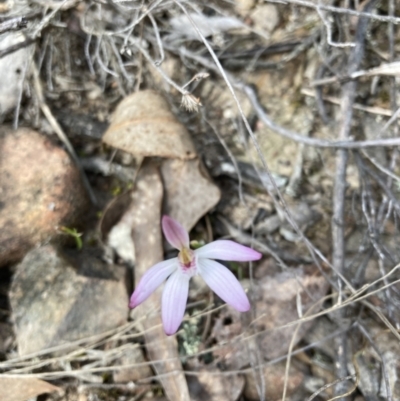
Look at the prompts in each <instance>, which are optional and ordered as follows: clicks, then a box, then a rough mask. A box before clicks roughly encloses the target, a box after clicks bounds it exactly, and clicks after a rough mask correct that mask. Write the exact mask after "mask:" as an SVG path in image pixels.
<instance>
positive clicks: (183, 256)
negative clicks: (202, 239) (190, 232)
mask: <svg viewBox="0 0 400 401" xmlns="http://www.w3.org/2000/svg"><path fill="white" fill-rule="evenodd" d="M178 260H179V264H180V266H181V269H182V271H183V272H184V273H191V274H195V273H196V258H195V255H194V252H193V251H192V250H191V249H189V248H182V250H181V251H180V252H179V254H178Z"/></svg>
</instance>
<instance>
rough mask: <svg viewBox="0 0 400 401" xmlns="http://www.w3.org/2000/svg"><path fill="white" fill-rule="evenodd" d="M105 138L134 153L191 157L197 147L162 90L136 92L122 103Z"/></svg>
mask: <svg viewBox="0 0 400 401" xmlns="http://www.w3.org/2000/svg"><path fill="white" fill-rule="evenodd" d="M103 142H104V143H106V144H107V145H110V146H113V147H115V148H117V149H121V150H124V151H126V152H129V153H131V154H133V155H134V156H159V157H168V158H178V159H191V158H193V157H195V156H196V150H195V148H194V145H193V143H192V140H191V139H190V136H189V134H188V132H187V130H186V128H185V127H184V126H183V125H182V124H181V123H180V122H179V121H178V120H177V119H176V117H175V116H174V115H173V114H172V112H171V111H170V109H169V106H168V103H167V102H166V101H165V100H164V98H163V97H162V96H161V95H159V94H158V93H156V92H154V91H151V90H146V91H140V92H136V93H133V94H132V95H130V96H128V97H126V98H125V99H124V100H122V101H121V103H119V105H118V106H117V108H116V110H115V111H114V114H113V116H112V118H111V124H110V126H109V128H108V130H107V131H106V133H105V134H104V136H103Z"/></svg>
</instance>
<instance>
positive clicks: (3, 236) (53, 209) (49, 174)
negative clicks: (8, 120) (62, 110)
mask: <svg viewBox="0 0 400 401" xmlns="http://www.w3.org/2000/svg"><path fill="white" fill-rule="evenodd" d="M0 149H1V150H0V152H1V158H0V183H1V185H0V199H1V201H0V227H2V229H1V231H0V266H4V265H5V264H8V263H13V262H16V261H19V260H20V259H22V258H23V256H24V255H25V254H26V252H28V250H29V249H30V248H32V247H34V246H36V245H38V244H40V243H43V242H46V241H48V240H50V239H51V238H54V237H55V236H57V235H60V234H59V231H58V227H60V226H67V227H74V225H76V224H77V223H78V222H79V219H80V217H81V216H82V213H83V212H84V211H85V209H86V206H87V204H88V203H87V198H86V193H85V189H84V187H83V185H82V183H81V178H80V175H79V172H78V170H77V168H76V167H75V165H74V164H73V163H72V161H71V159H70V158H69V156H68V154H67V153H66V152H65V151H64V150H63V149H61V148H60V147H58V146H57V145H55V144H54V143H53V142H52V141H50V139H49V138H47V137H46V136H44V135H41V134H39V133H38V132H35V131H32V130H30V129H27V128H21V129H19V130H18V131H12V130H11V129H8V128H5V127H1V128H0Z"/></svg>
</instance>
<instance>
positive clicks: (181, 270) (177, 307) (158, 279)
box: [129, 216, 261, 335]
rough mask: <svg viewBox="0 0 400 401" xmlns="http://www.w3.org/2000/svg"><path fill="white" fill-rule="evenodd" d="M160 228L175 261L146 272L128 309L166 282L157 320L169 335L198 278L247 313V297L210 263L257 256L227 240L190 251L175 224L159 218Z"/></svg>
mask: <svg viewBox="0 0 400 401" xmlns="http://www.w3.org/2000/svg"><path fill="white" fill-rule="evenodd" d="M161 224H162V229H163V232H164V235H165V237H166V239H167V241H168V242H169V243H170V244H171V245H172V246H173V247H174V248H176V249H178V250H179V254H178V257H176V258H172V259H168V260H165V261H163V262H160V263H157V264H156V265H154V266H153V267H151V268H150V269H149V270H147V271H146V273H145V274H144V275H143V277H142V279H141V280H140V282H139V284H138V285H137V287H136V289H135V291H134V293H133V294H132V296H131V300H130V303H129V306H130V307H131V308H135V307H136V306H138V305H139V304H141V303H142V302H144V301H145V300H146V299H147V298H148V297H149V296H150V295H151V294H152V293H153V292H154V291H155V290H156V289H157V288H158V287H159V286H160V285H161V284H162V283H163V281H165V280H166V279H167V278H168V280H167V282H166V284H165V287H164V290H163V294H162V300H161V316H162V321H163V326H164V331H165V333H166V334H167V335H172V334H174V333H176V331H177V330H178V328H179V326H180V324H181V322H182V320H183V315H184V314H185V309H186V302H187V298H188V292H189V281H190V279H191V278H192V277H193V276H195V275H196V274H200V276H201V277H203V279H204V281H205V282H206V283H207V284H208V286H209V287H210V288H211V289H212V290H213V291H214V292H215V293H216V294H217V295H218V296H219V297H220V298H221V299H222V300H224V301H225V302H226V303H227V304H229V305H230V306H232V307H233V308H235V309H236V310H238V311H239V312H246V311H248V310H249V309H250V302H249V300H248V298H247V295H246V293H245V292H244V290H243V288H242V286H241V285H240V283H239V281H238V280H237V279H236V277H235V276H234V275H233V274H232V272H231V271H230V270H229V269H227V268H226V267H225V266H223V265H222V264H220V263H218V262H216V261H215V260H212V259H219V260H232V261H236V262H247V261H251V260H258V259H260V258H261V254H260V253H259V252H257V251H255V250H254V249H251V248H248V247H246V246H243V245H240V244H237V243H236V242H233V241H229V240H218V241H214V242H211V243H210V244H207V245H205V246H203V247H201V248H199V249H196V250H193V249H190V244H189V234H188V233H187V231H186V230H185V229H184V228H183V227H182V226H181V225H180V224H179V223H178V222H177V221H175V220H174V219H172V218H171V217H169V216H163V218H162V222H161Z"/></svg>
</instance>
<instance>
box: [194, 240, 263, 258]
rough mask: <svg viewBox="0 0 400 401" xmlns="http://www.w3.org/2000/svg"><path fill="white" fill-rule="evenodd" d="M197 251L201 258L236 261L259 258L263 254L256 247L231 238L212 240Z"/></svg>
mask: <svg viewBox="0 0 400 401" xmlns="http://www.w3.org/2000/svg"><path fill="white" fill-rule="evenodd" d="M195 253H196V255H197V256H198V257H199V258H207V259H219V260H232V261H236V262H247V261H250V260H258V259H260V258H261V256H262V255H261V253H260V252H257V251H255V250H254V249H251V248H248V247H247V246H244V245H240V244H237V243H236V242H233V241H229V240H218V241H214V242H211V243H209V244H207V245H204V246H202V247H201V248H199V249H196V250H195Z"/></svg>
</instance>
